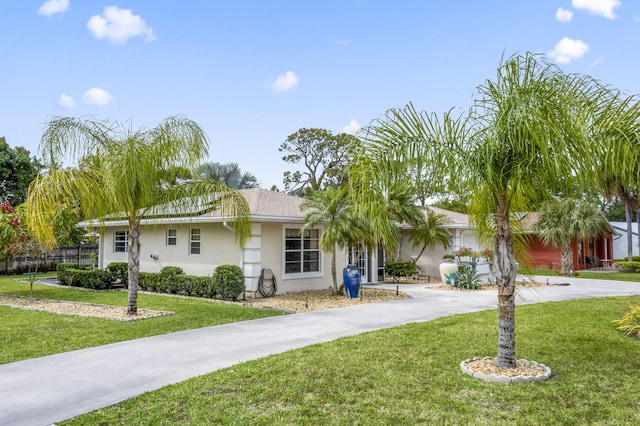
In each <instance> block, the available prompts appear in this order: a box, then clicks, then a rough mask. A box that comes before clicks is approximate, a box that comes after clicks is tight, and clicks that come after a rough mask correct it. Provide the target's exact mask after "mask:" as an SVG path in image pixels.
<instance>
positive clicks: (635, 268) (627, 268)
mask: <svg viewBox="0 0 640 426" xmlns="http://www.w3.org/2000/svg"><path fill="white" fill-rule="evenodd" d="M615 266H616V269H617V270H618V272H640V262H621V261H616V263H615Z"/></svg>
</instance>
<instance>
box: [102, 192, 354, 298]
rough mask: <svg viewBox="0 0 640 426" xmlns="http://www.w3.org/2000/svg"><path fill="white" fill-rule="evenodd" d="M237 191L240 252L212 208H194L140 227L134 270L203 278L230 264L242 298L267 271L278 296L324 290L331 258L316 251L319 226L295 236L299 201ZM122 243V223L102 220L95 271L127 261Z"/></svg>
mask: <svg viewBox="0 0 640 426" xmlns="http://www.w3.org/2000/svg"><path fill="white" fill-rule="evenodd" d="M240 192H241V193H242V194H243V195H244V196H245V198H246V199H247V201H248V204H249V208H250V211H251V221H252V225H251V237H250V238H249V239H248V240H247V242H246V243H245V245H244V247H240V246H239V245H238V244H237V243H236V240H235V231H234V229H233V222H232V221H229V220H228V218H227V219H225V218H223V217H221V216H219V215H218V214H216V212H215V211H213V209H212V208H209V209H208V210H207V209H206V208H204V207H203V208H202V210H200V208H194V209H193V212H192V214H190V215H182V216H180V215H175V214H174V215H170V214H159V215H154V216H153V217H150V218H148V219H145V220H143V221H142V223H141V225H142V226H141V236H140V241H141V249H140V251H141V253H140V270H141V271H144V272H159V271H160V270H161V269H162V268H163V267H164V266H178V267H180V268H182V269H183V270H184V272H185V273H186V274H190V275H200V276H206V275H211V274H212V273H213V271H214V269H215V268H216V267H217V266H219V265H223V264H233V265H238V266H240V267H241V268H242V269H243V271H244V274H245V286H246V289H247V293H248V294H251V293H255V292H256V290H257V288H258V281H259V279H260V275H261V272H262V269H263V268H268V269H271V270H272V271H273V274H274V277H275V278H276V280H277V285H278V293H286V292H293V291H304V290H311V289H326V288H329V287H330V286H331V285H332V278H331V256H329V255H328V254H325V253H323V252H322V251H321V250H320V246H319V240H320V235H321V234H322V227H316V228H314V229H309V230H306V231H305V232H304V233H302V234H301V233H300V229H301V228H302V226H303V225H304V212H303V211H302V210H301V209H300V205H301V203H302V202H303V201H304V200H303V199H302V198H299V197H295V196H291V195H287V194H283V193H279V192H273V191H268V190H264V189H258V188H253V189H243V190H240ZM194 212H195V213H196V214H195V215H193V213H194ZM127 242H128V224H127V222H126V221H125V220H118V219H116V220H107V221H106V222H105V223H104V224H103V231H102V237H101V238H100V258H99V267H101V268H103V267H105V266H107V265H108V264H109V263H111V262H127V250H128V248H127ZM345 264H346V256H345V254H344V253H342V254H338V255H337V265H336V267H337V270H338V271H342V269H343V268H344V267H345Z"/></svg>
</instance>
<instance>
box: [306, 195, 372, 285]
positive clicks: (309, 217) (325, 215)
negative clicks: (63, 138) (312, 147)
mask: <svg viewBox="0 0 640 426" xmlns="http://www.w3.org/2000/svg"><path fill="white" fill-rule="evenodd" d="M300 207H301V209H303V210H305V211H307V213H306V215H305V225H304V227H303V228H302V230H301V232H304V231H305V230H306V229H309V228H313V227H315V226H317V225H319V224H324V225H325V229H324V232H322V235H321V236H320V246H321V248H322V250H323V251H324V252H327V253H331V277H332V278H333V292H334V294H337V292H338V279H337V272H336V252H337V250H338V247H339V248H347V247H349V246H350V245H351V244H352V243H354V242H356V241H359V240H362V239H363V238H365V235H366V233H365V232H364V231H363V224H362V222H359V221H358V220H357V219H356V217H355V216H354V210H353V208H352V206H351V205H350V204H349V197H348V194H347V191H346V190H345V189H340V188H334V187H327V188H326V189H325V190H323V191H313V192H310V193H308V194H307V197H306V199H305V201H304V202H303V203H302V205H301V206H300Z"/></svg>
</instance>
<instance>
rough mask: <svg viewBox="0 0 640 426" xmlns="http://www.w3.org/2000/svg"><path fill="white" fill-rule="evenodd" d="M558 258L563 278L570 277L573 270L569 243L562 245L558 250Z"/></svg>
mask: <svg viewBox="0 0 640 426" xmlns="http://www.w3.org/2000/svg"><path fill="white" fill-rule="evenodd" d="M560 258H561V259H562V268H561V269H562V275H564V276H565V277H569V276H571V271H572V270H573V250H572V249H571V243H568V244H563V245H562V247H561V248H560Z"/></svg>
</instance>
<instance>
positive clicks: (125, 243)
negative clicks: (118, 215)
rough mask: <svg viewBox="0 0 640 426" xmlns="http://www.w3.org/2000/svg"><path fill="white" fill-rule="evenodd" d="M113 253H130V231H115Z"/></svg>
mask: <svg viewBox="0 0 640 426" xmlns="http://www.w3.org/2000/svg"><path fill="white" fill-rule="evenodd" d="M113 251H114V252H116V253H127V252H128V251H129V231H128V230H127V231H114V233H113Z"/></svg>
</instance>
